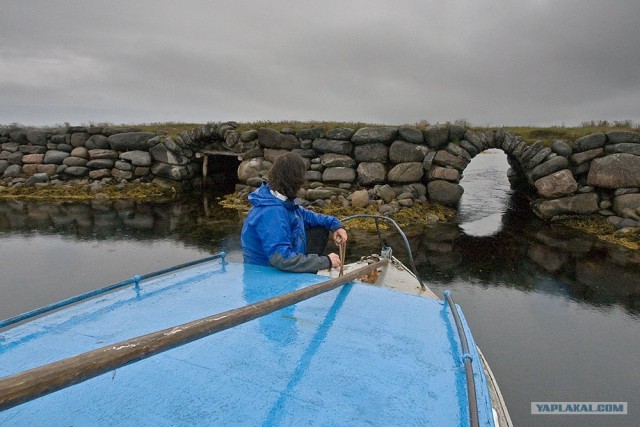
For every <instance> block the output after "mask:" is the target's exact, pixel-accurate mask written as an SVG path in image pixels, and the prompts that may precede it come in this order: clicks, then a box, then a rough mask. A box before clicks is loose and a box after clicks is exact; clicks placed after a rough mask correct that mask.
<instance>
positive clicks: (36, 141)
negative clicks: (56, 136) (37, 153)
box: [27, 129, 47, 146]
mask: <svg viewBox="0 0 640 427" xmlns="http://www.w3.org/2000/svg"><path fill="white" fill-rule="evenodd" d="M27 140H28V141H29V142H30V143H32V144H33V145H41V146H44V145H47V132H46V131H43V130H37V129H34V130H29V131H27Z"/></svg>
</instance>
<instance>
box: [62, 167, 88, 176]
mask: <svg viewBox="0 0 640 427" xmlns="http://www.w3.org/2000/svg"><path fill="white" fill-rule="evenodd" d="M64 173H66V174H67V175H71V176H76V177H78V176H85V175H86V174H87V173H89V168H86V167H83V166H69V167H68V168H66V169H65V170H64Z"/></svg>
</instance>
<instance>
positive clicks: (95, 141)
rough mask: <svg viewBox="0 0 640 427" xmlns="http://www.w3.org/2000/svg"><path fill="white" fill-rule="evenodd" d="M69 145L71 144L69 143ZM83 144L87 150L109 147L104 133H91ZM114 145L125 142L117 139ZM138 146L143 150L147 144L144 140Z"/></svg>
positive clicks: (119, 145) (120, 145)
mask: <svg viewBox="0 0 640 427" xmlns="http://www.w3.org/2000/svg"><path fill="white" fill-rule="evenodd" d="M121 135H125V134H121ZM150 135H151V134H150ZM71 145H73V144H71ZM84 146H85V147H86V148H87V150H95V149H102V150H106V149H107V148H111V144H110V143H109V138H107V137H106V136H104V135H92V136H90V137H89V139H87V141H86V142H85V143H84ZM115 146H116V147H124V146H125V144H124V143H123V142H120V141H118V142H117V143H116V144H115ZM140 146H141V148H142V149H144V150H146V149H148V148H149V147H148V146H147V144H146V142H145V143H144V144H142V143H140ZM142 146H144V147H142Z"/></svg>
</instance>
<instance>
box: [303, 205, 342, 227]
mask: <svg viewBox="0 0 640 427" xmlns="http://www.w3.org/2000/svg"><path fill="white" fill-rule="evenodd" d="M299 209H300V212H301V213H302V218H303V219H304V224H305V225H306V226H307V227H323V228H326V229H327V230H329V231H336V230H337V229H338V228H342V224H341V223H340V220H339V219H338V218H336V217H335V216H331V215H324V214H321V213H317V212H313V211H310V210H308V209H305V208H302V207H300V208H299Z"/></svg>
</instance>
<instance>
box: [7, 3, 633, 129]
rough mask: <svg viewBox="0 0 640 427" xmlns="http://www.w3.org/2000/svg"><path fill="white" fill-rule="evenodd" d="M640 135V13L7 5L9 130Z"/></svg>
mask: <svg viewBox="0 0 640 427" xmlns="http://www.w3.org/2000/svg"><path fill="white" fill-rule="evenodd" d="M458 119H464V120H466V121H468V122H470V123H472V124H474V125H478V126H485V125H493V126H495V125H562V124H566V125H574V124H580V123H581V122H582V121H586V120H604V119H607V120H632V121H634V122H636V123H638V122H640V1H639V0H609V1H603V0H597V1H595V0H571V1H568V0H567V1H565V0H555V1H552V0H521V1H514V0H493V1H491V0H469V1H458V0H447V1H442V0H439V1H429V0H420V1H401V0H398V1H372V0H367V1H349V0H340V1H334V0H322V1H313V2H311V1H303V0H298V1H293V0H291V1H289V0H280V1H277V0H270V1H242V0H234V1H216V0H209V1H184V0H171V1H156V0H153V1H151V0H144V1H138V0H126V1H112V0H109V1H105V0H101V1H89V0H77V1H56V0H44V1H34V0H3V1H2V7H1V8H0V124H9V123H13V122H17V123H21V124H25V125H53V124H60V123H64V122H69V123H71V124H74V125H79V124H89V123H102V122H110V123H115V124H120V123H128V124H130V123H143V122H164V121H180V122H197V123H204V122H208V121H212V122H218V121H225V120H236V121H255V120H301V121H306V120H336V121H363V122H369V123H384V124H404V123H416V122H419V121H421V120H426V121H428V122H430V123H436V122H440V123H442V122H445V121H454V120H458Z"/></svg>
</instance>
